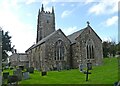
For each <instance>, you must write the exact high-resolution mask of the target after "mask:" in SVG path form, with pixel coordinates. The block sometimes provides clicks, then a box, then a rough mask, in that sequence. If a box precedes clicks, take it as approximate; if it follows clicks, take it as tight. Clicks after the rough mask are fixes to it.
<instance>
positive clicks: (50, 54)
mask: <svg viewBox="0 0 120 86" xmlns="http://www.w3.org/2000/svg"><path fill="white" fill-rule="evenodd" d="M58 40H61V41H62V42H63V44H64V60H61V61H56V60H55V59H54V58H55V46H56V45H55V44H56V42H57V41H58ZM45 51H46V54H45V55H46V56H45V57H46V60H47V62H46V64H47V65H48V66H49V67H48V68H49V69H48V70H50V69H53V67H55V66H56V64H58V63H61V64H62V69H65V67H66V65H69V66H70V58H71V56H70V41H69V40H68V39H67V38H66V36H65V35H63V33H62V32H61V31H57V33H56V34H55V35H53V36H52V37H50V39H49V40H47V41H46V50H45Z"/></svg>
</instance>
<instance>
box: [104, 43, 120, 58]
mask: <svg viewBox="0 0 120 86" xmlns="http://www.w3.org/2000/svg"><path fill="white" fill-rule="evenodd" d="M117 51H118V50H117V44H116V43H115V42H108V41H104V42H103V57H108V55H110V56H115V55H116V52H117Z"/></svg>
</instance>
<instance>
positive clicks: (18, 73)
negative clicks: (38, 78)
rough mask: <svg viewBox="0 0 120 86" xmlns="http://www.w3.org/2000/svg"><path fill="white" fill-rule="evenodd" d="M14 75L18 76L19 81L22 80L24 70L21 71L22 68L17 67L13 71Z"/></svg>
mask: <svg viewBox="0 0 120 86" xmlns="http://www.w3.org/2000/svg"><path fill="white" fill-rule="evenodd" d="M13 75H15V76H17V77H18V80H19V81H21V80H22V71H21V69H17V70H15V71H13Z"/></svg>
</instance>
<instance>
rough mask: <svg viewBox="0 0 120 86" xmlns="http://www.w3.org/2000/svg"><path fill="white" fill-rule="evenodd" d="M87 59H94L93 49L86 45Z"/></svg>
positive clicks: (91, 46)
mask: <svg viewBox="0 0 120 86" xmlns="http://www.w3.org/2000/svg"><path fill="white" fill-rule="evenodd" d="M86 50H87V52H86V53H87V59H94V48H93V45H87V47H86Z"/></svg>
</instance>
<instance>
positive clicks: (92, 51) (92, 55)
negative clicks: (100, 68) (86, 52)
mask: <svg viewBox="0 0 120 86" xmlns="http://www.w3.org/2000/svg"><path fill="white" fill-rule="evenodd" d="M92 59H94V48H93V46H92Z"/></svg>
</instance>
